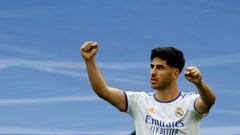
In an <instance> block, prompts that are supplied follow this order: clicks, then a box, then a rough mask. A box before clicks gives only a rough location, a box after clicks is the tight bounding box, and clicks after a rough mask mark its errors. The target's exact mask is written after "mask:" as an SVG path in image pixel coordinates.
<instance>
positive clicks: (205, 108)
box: [194, 96, 212, 114]
mask: <svg viewBox="0 0 240 135" xmlns="http://www.w3.org/2000/svg"><path fill="white" fill-rule="evenodd" d="M194 107H195V109H196V111H197V112H199V113H200V114H206V113H208V112H209V110H210V109H211V107H212V105H210V106H209V105H207V104H205V103H204V102H203V100H202V99H201V97H200V96H199V97H197V99H196V101H195V102H194Z"/></svg>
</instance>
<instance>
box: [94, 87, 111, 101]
mask: <svg viewBox="0 0 240 135" xmlns="http://www.w3.org/2000/svg"><path fill="white" fill-rule="evenodd" d="M94 91H95V93H96V95H97V96H98V97H100V98H102V99H107V97H108V95H109V93H108V90H107V89H94Z"/></svg>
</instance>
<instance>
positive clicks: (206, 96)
mask: <svg viewBox="0 0 240 135" xmlns="http://www.w3.org/2000/svg"><path fill="white" fill-rule="evenodd" d="M195 85H196V87H197V89H198V91H199V94H200V98H201V100H202V102H203V103H204V104H205V106H206V107H207V108H209V109H210V107H211V106H212V105H213V104H214V103H215V100H216V97H215V94H214V93H213V91H212V90H211V88H209V86H207V84H206V83H205V82H204V81H203V80H202V81H201V82H199V83H198V84H195Z"/></svg>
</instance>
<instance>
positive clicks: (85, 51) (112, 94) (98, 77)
mask: <svg viewBox="0 0 240 135" xmlns="http://www.w3.org/2000/svg"><path fill="white" fill-rule="evenodd" d="M98 49H99V46H98V43H97V42H92V41H90V42H85V43H84V44H83V45H82V46H81V47H80V53H81V55H82V57H83V59H84V61H85V63H86V67H87V72H88V77H89V80H90V83H91V86H92V88H93V90H94V92H95V93H96V94H97V95H98V96H99V97H100V98H102V99H104V100H106V101H108V102H109V103H111V104H112V105H113V106H115V107H116V108H118V109H119V110H121V111H125V109H126V108H125V100H126V99H125V96H124V93H123V91H121V90H120V89H117V88H112V87H110V86H108V85H107V83H106V81H105V79H104V77H103V75H102V74H101V72H100V70H99V68H98V67H97V64H96V61H95V58H94V57H95V55H96V54H97V52H98Z"/></svg>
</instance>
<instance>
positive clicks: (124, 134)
mask: <svg viewBox="0 0 240 135" xmlns="http://www.w3.org/2000/svg"><path fill="white" fill-rule="evenodd" d="M239 5H240V1H237V0H211V1H209V0H182V1H179V0H172V1H165V0H145V1H144V0H115V1H113V0H78V1H77V0H68V1H67V0H65V1H64V0H61V1H60V0H21V1H20V0H8V1H7V0H5V1H4V0H0V93H1V94H0V134H4V135H5V134H12V135H20V134H34V135H37V134H39V135H53V134H54V135H70V134H71V135H82V134H83V135H108V134H109V135H118V134H119V135H128V134H130V132H131V131H133V130H134V126H133V121H132V120H131V118H130V116H128V115H127V114H125V113H121V112H119V111H118V110H117V109H115V108H114V107H112V106H111V105H110V104H108V103H107V102H105V101H103V100H101V99H99V98H98V97H96V96H95V94H94V93H93V91H92V90H91V87H90V84H89V81H88V77H87V74H86V68H85V65H84V62H83V60H82V58H81V56H80V53H79V46H80V44H82V43H83V42H84V41H88V40H94V41H97V42H98V43H99V44H100V50H99V53H98V54H97V58H96V59H97V61H98V64H99V67H100V68H101V71H102V73H103V74H104V76H105V79H106V80H107V82H108V84H109V85H111V86H113V87H118V88H120V89H124V90H138V91H139V90H144V91H148V92H150V91H153V90H152V89H151V87H150V85H149V79H148V76H149V59H150V51H151V49H152V48H154V47H159V46H175V47H176V48H179V49H181V50H182V51H183V52H184V54H185V58H186V61H187V63H186V66H189V65H196V66H198V67H199V68H200V69H201V71H202V73H203V76H204V80H205V81H206V82H207V83H208V84H209V85H210V86H211V87H212V89H213V90H214V91H215V93H216V95H217V102H216V105H215V106H214V107H213V109H212V111H211V113H209V115H208V116H207V117H206V118H204V120H203V122H202V125H201V133H202V134H204V135H226V134H227V135H239V134H240V119H239V116H240V106H239V105H238V103H239V102H240V98H239V97H238V94H240V91H239V86H238V84H240V81H239V78H238V77H239V75H240V73H239V72H238V70H239V69H240V45H239V44H240V29H239V28H240V6H239ZM186 66H185V67H186ZM178 83H179V86H180V88H181V90H183V91H196V88H195V87H194V86H193V85H192V84H190V83H189V82H187V80H186V79H185V78H184V77H183V75H181V77H180V79H179V82H178Z"/></svg>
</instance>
